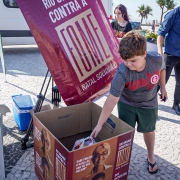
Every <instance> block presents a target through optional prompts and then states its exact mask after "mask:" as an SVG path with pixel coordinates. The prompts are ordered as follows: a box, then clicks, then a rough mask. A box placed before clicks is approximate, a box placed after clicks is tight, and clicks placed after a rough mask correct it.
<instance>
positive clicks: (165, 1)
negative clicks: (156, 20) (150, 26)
mask: <svg viewBox="0 0 180 180" xmlns="http://www.w3.org/2000/svg"><path fill="white" fill-rule="evenodd" d="M156 3H157V4H158V5H159V6H160V8H161V19H160V24H161V23H162V19H163V15H164V14H165V13H166V12H168V11H169V10H171V9H174V7H175V6H176V3H175V2H174V0H157V1H156Z"/></svg>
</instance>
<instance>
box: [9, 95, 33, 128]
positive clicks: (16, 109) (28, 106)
mask: <svg viewBox="0 0 180 180" xmlns="http://www.w3.org/2000/svg"><path fill="white" fill-rule="evenodd" d="M34 107H35V100H34V99H33V98H32V97H31V96H30V95H22V94H20V95H13V96H12V110H13V116H14V120H15V122H16V123H17V125H18V128H19V129H20V130H21V131H26V130H27V129H28V126H29V123H30V120H31V117H32V116H31V113H30V110H32V109H33V108H34Z"/></svg>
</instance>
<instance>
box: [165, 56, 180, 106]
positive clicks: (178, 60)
mask: <svg viewBox="0 0 180 180" xmlns="http://www.w3.org/2000/svg"><path fill="white" fill-rule="evenodd" d="M164 60H165V63H166V83H167V81H168V80H169V77H170V75H171V72H172V69H173V68H174V71H175V80H176V86H175V91H174V104H179V103H180V57H178V56H173V55H170V54H167V53H165V54H164Z"/></svg>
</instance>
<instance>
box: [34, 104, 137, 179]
mask: <svg viewBox="0 0 180 180" xmlns="http://www.w3.org/2000/svg"><path fill="white" fill-rule="evenodd" d="M101 110H102V108H101V107H99V106H98V105H96V104H94V103H93V102H89V103H83V104H80V105H73V106H69V107H64V108H59V109H54V110H48V111H44V112H39V113H36V114H34V115H33V121H34V156H35V172H36V174H37V176H38V178H39V179H40V180H45V179H49V180H84V179H85V180H95V179H96V180H97V179H100V177H101V179H103V180H119V179H120V180H125V179H127V176H128V169H129V162H130V156H131V149H132V144H133V138H134V128H132V127H130V126H129V125H127V124H126V123H124V122H123V121H121V120H120V119H118V118H117V117H115V116H114V115H112V114H111V115H110V117H109V118H108V120H107V122H106V123H105V124H104V126H103V128H102V130H101V132H100V133H99V135H98V137H97V138H95V142H96V143H95V144H93V145H90V146H87V147H84V148H82V149H77V150H72V148H73V146H74V143H75V142H76V140H78V139H81V138H86V137H88V136H89V135H90V134H91V132H92V130H93V128H94V127H95V126H96V124H97V121H98V118H99V116H100V112H101Z"/></svg>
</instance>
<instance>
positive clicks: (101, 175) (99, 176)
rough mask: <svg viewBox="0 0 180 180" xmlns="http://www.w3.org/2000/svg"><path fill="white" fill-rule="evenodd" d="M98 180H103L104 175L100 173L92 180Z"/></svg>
mask: <svg viewBox="0 0 180 180" xmlns="http://www.w3.org/2000/svg"><path fill="white" fill-rule="evenodd" d="M99 178H105V173H103V172H101V173H98V174H96V175H95V176H94V177H93V178H92V180H98V179H99Z"/></svg>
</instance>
